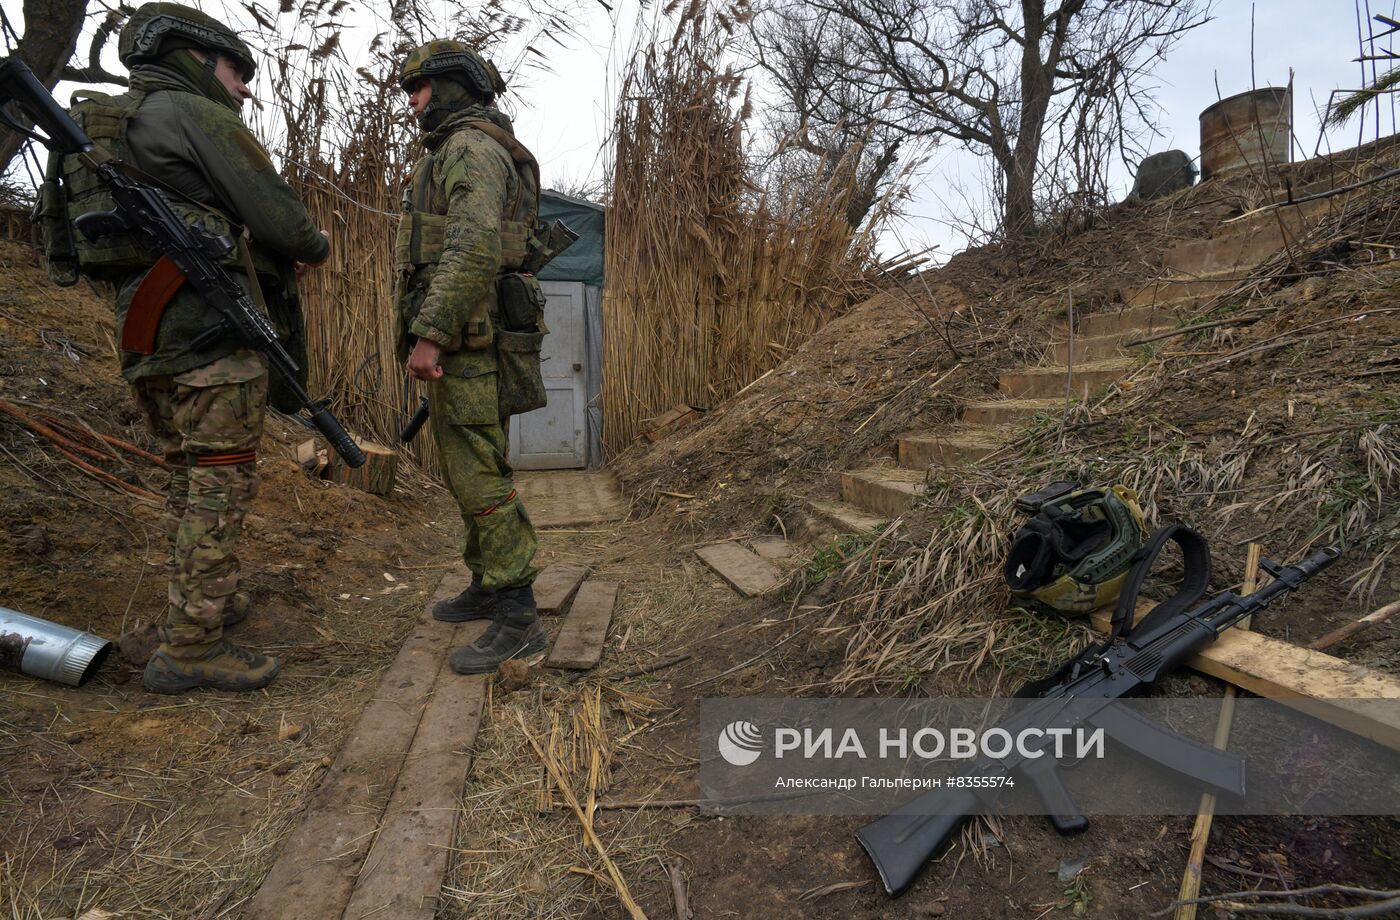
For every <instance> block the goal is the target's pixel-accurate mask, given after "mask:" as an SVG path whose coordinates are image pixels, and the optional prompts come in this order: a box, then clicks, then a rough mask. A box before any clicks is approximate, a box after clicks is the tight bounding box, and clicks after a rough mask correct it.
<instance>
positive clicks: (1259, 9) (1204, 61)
mask: <svg viewBox="0 0 1400 920" xmlns="http://www.w3.org/2000/svg"><path fill="white" fill-rule="evenodd" d="M99 2H106V0H94V6H93V8H94V9H97V3H99ZM186 2H190V3H192V4H193V5H196V6H200V7H201V8H203V9H205V10H207V11H208V12H210V13H212V14H214V15H219V16H222V17H224V18H226V19H230V20H233V21H239V20H241V19H246V18H247V14H246V12H244V11H243V9H242V7H241V5H240V4H239V3H238V2H237V0H186ZM438 2H439V3H440V4H441V8H442V10H443V12H444V14H445V13H446V12H447V11H448V10H449V9H450V8H451V7H450V6H449V3H450V2H451V0H438ZM580 2H582V3H583V5H582V7H581V9H582V12H581V13H580V15H579V17H578V35H576V36H574V37H573V38H571V39H569V47H567V48H560V47H558V46H557V45H556V44H554V43H552V42H549V41H547V40H539V39H538V38H536V40H535V44H536V46H537V47H538V48H540V49H541V50H543V51H544V52H546V53H547V54H548V57H549V64H550V70H549V71H547V72H542V71H539V70H528V71H525V70H520V69H519V66H518V65H519V64H520V62H521V61H522V60H524V59H525V56H524V52H523V50H522V49H521V48H520V47H519V43H516V46H514V47H511V46H507V47H505V48H501V49H499V51H498V52H497V53H498V55H499V56H500V60H499V63H500V64H501V65H503V66H502V70H503V71H507V72H508V79H510V82H511V84H512V93H510V94H508V96H507V97H506V99H505V101H504V104H505V107H506V108H507V110H508V111H510V112H511V113H512V114H513V116H514V117H515V119H516V129H517V133H518V134H519V136H520V137H521V139H522V140H523V141H524V142H525V144H526V145H527V146H529V147H530V148H531V149H532V150H534V152H535V154H536V155H537V156H538V158H539V160H540V162H541V164H542V167H543V172H544V179H545V183H546V185H555V186H560V185H562V186H565V187H578V186H580V185H583V184H585V183H587V182H589V181H590V180H597V179H599V178H600V177H601V176H602V174H603V171H604V164H605V160H606V157H605V152H604V150H603V145H604V144H605V143H606V140H607V135H608V131H609V128H610V126H611V123H612V108H611V106H612V100H613V99H614V97H615V96H616V92H617V81H618V75H619V74H620V73H621V71H622V69H623V66H624V64H625V62H626V57H627V53H628V51H629V50H630V49H631V46H632V37H633V35H634V34H635V33H636V32H637V28H636V21H637V17H638V16H639V15H643V16H647V17H654V16H656V15H658V11H659V8H660V7H661V6H662V4H661V3H659V2H653V3H650V4H649V9H648V10H646V11H641V12H639V10H640V5H639V2H638V0H621V2H613V3H612V4H611V5H612V6H613V10H614V11H613V12H608V11H607V10H606V9H605V8H604V7H603V5H602V4H601V3H598V2H593V3H589V2H587V0H580ZM1359 2H1361V9H1362V14H1363V15H1369V14H1370V13H1385V14H1387V15H1393V14H1394V13H1395V11H1396V9H1395V8H1396V0H1359ZM1367 2H1369V4H1370V6H1369V10H1368V9H1367V7H1366V3H1367ZM20 4H21V0H0V5H3V7H4V8H5V10H6V12H7V13H8V14H9V16H10V18H11V21H13V22H15V23H16V24H18V23H19V22H20V21H22V17H21V14H20ZM370 5H371V4H367V3H366V2H365V0H355V3H354V7H352V8H351V9H352V10H354V9H355V8H356V7H358V8H360V10H361V11H360V12H358V13H356V12H348V13H347V19H348V20H350V21H352V22H355V21H357V20H358V21H359V22H362V23H363V24H364V26H365V29H364V30H363V31H362V32H361V33H360V34H362V35H364V36H365V38H363V39H362V41H367V40H368V36H369V35H372V34H373V33H374V32H375V31H378V29H380V28H383V24H382V20H378V21H377V23H378V24H377V23H376V19H377V17H371V16H370V15H368V14H367V13H365V12H363V10H365V9H368V7H369V6H370ZM1213 16H1214V18H1213V20H1212V21H1211V22H1209V23H1207V24H1206V25H1204V26H1202V27H1200V28H1198V29H1196V30H1195V31H1193V32H1191V33H1189V34H1188V35H1187V36H1186V37H1185V38H1184V39H1183V40H1182V41H1181V42H1179V43H1178V44H1177V45H1176V47H1175V48H1174V50H1173V51H1172V52H1171V54H1170V56H1169V57H1168V58H1167V60H1166V62H1165V63H1163V64H1162V65H1161V66H1160V67H1159V69H1158V71H1157V73H1156V79H1157V83H1158V84H1159V88H1158V93H1157V96H1158V99H1159V101H1160V102H1161V104H1162V108H1163V117H1162V123H1161V129H1162V132H1163V134H1162V137H1160V138H1159V139H1157V140H1156V141H1155V142H1153V143H1152V145H1151V149H1152V150H1153V151H1160V150H1168V149H1171V148H1173V147H1176V148H1180V149H1182V150H1185V151H1186V152H1187V153H1188V154H1190V155H1191V156H1193V157H1194V156H1196V155H1197V154H1198V152H1199V146H1200V143H1199V126H1198V125H1199V123H1198V120H1197V119H1198V116H1199V114H1200V112H1201V110H1202V109H1204V108H1206V107H1207V106H1209V105H1210V104H1211V103H1213V102H1215V101H1216V99H1217V98H1218V96H1217V86H1218V92H1219V96H1231V95H1234V94H1235V93H1239V92H1242V91H1245V90H1248V89H1249V88H1250V86H1251V16H1253V19H1254V23H1253V30H1252V34H1253V56H1252V67H1253V83H1254V85H1257V86H1269V85H1276V86H1282V85H1285V84H1286V83H1287V82H1288V78H1289V68H1292V69H1293V71H1294V87H1295V101H1294V130H1295V133H1296V134H1297V135H1298V142H1299V145H1300V147H1301V148H1302V149H1303V150H1305V151H1306V152H1307V154H1308V155H1311V153H1312V151H1313V149H1314V146H1315V145H1316V143H1317V142H1318V122H1319V118H1318V113H1319V112H1320V111H1321V110H1322V109H1323V108H1324V107H1325V106H1326V104H1327V97H1328V94H1329V93H1331V91H1332V90H1333V89H1336V88H1337V87H1343V88H1355V87H1356V86H1358V85H1359V84H1360V80H1361V76H1360V70H1359V66H1360V65H1358V64H1356V63H1353V59H1354V58H1356V56H1357V0H1269V2H1261V3H1258V4H1255V3H1252V2H1250V0H1217V2H1216V3H1215V5H1214V13H1213ZM241 24H242V23H240V25H241ZM347 34H348V33H347ZM1387 44H1388V43H1387ZM1397 44H1400V42H1397ZM84 47H85V46H84ZM343 47H345V48H346V50H347V52H348V53H350V55H351V57H352V59H354V57H355V56H356V53H357V52H356V49H355V48H354V42H353V40H349V39H347V40H346V41H345V42H344V43H343ZM110 57H111V58H113V60H111V62H110V63H109V66H111V67H113V68H116V67H117V65H116V62H115V60H114V58H115V54H110ZM512 69H516V70H517V72H516V73H514V74H511V73H509V71H510V70H512ZM66 95H67V94H66V93H64V92H60V93H59V96H60V99H66ZM1383 115H1384V118H1383V124H1382V130H1383V132H1384V133H1389V132H1391V131H1394V130H1395V126H1394V123H1393V115H1392V109H1391V107H1390V105H1389V103H1387V104H1386V105H1385V106H1384V112H1383ZM1358 126H1359V120H1354V121H1353V122H1352V123H1351V124H1350V125H1348V126H1347V127H1346V128H1344V129H1339V130H1334V131H1333V132H1331V134H1330V136H1329V137H1328V138H1326V139H1325V142H1324V146H1328V145H1330V146H1331V147H1333V148H1334V149H1336V148H1345V147H1349V146H1352V145H1353V144H1355V143H1356V140H1357V131H1358ZM1365 133H1366V136H1367V137H1374V136H1375V126H1374V124H1370V123H1368V124H1367V125H1366V130H1365ZM1296 155H1297V151H1296V150H1295V156H1296ZM984 178H985V163H984V161H982V160H980V159H979V158H978V157H976V156H973V155H971V154H968V153H966V152H963V151H961V150H959V149H957V148H956V147H955V146H952V145H948V146H945V147H942V148H939V149H937V150H935V151H933V152H932V154H931V155H930V157H929V160H928V162H927V165H926V166H925V167H924V168H923V169H922V171H921V172H920V174H919V176H918V177H917V179H916V181H915V185H914V195H913V198H912V200H910V201H909V202H907V203H906V208H905V210H906V214H905V216H904V217H903V218H901V219H899V220H897V221H895V222H894V224H893V226H892V227H891V228H890V230H889V231H887V232H886V234H885V235H884V237H883V238H882V249H883V250H885V251H886V253H887V254H893V253H895V252H898V251H900V250H902V249H904V248H905V247H906V246H907V247H908V248H913V249H917V248H921V247H923V246H925V245H929V244H937V245H938V246H939V247H940V256H941V257H942V258H946V256H947V255H950V254H951V253H952V252H954V251H956V250H957V249H958V248H960V247H961V245H962V243H961V239H960V237H959V235H958V234H957V233H955V232H953V231H952V230H951V229H950V228H949V226H948V223H949V221H956V220H957V219H958V218H960V217H961V216H963V215H964V214H965V213H966V209H967V207H968V201H969V199H971V200H974V201H975V200H977V199H978V198H980V195H981V192H980V188H981V185H982V183H983V180H984ZM1113 179H1114V181H1115V184H1116V187H1117V189H1116V190H1117V192H1118V194H1119V197H1121V195H1123V194H1126V192H1127V190H1128V188H1129V187H1130V186H1131V185H1132V166H1131V164H1121V163H1120V164H1116V166H1115V169H1114V173H1113Z"/></svg>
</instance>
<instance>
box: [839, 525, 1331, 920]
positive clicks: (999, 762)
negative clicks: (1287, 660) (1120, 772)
mask: <svg viewBox="0 0 1400 920" xmlns="http://www.w3.org/2000/svg"><path fill="white" fill-rule="evenodd" d="M1167 540H1174V541H1175V542H1176V543H1177V545H1178V546H1180V547H1181V551H1182V556H1183V558H1184V561H1185V574H1184V576H1183V578H1182V583H1181V587H1180V589H1179V590H1178V592H1177V593H1176V595H1175V596H1174V597H1172V598H1171V599H1169V600H1167V601H1164V602H1163V603H1161V604H1158V605H1157V606H1156V607H1155V608H1154V609H1153V610H1152V612H1151V613H1149V614H1147V616H1145V617H1144V618H1143V619H1142V620H1141V621H1139V622H1138V624H1137V625H1136V626H1133V625H1132V623H1133V615H1134V613H1135V608H1136V605H1137V596H1138V592H1139V591H1140V590H1141V588H1142V583H1143V580H1144V579H1145V578H1146V576H1147V573H1148V571H1149V570H1150V569H1151V566H1152V562H1153V560H1154V559H1155V558H1156V556H1157V554H1158V553H1159V552H1160V551H1161V549H1162V547H1163V546H1164V545H1165V544H1166V542H1167ZM1339 555H1340V550H1339V549H1338V548H1337V547H1328V548H1326V549H1323V550H1319V551H1318V552H1315V553H1313V554H1312V555H1310V556H1308V557H1307V558H1306V559H1304V560H1303V561H1301V562H1299V563H1298V564H1297V565H1290V566H1280V565H1278V564H1276V563H1274V562H1271V561H1269V560H1263V561H1262V562H1261V563H1260V565H1261V567H1262V568H1263V569H1264V571H1265V572H1267V573H1268V574H1269V575H1271V576H1273V579H1274V580H1273V581H1271V582H1270V583H1269V584H1267V585H1265V586H1264V587H1263V588H1260V589H1259V590H1257V591H1255V592H1254V593H1253V594H1249V595H1247V596H1244V597H1241V596H1239V595H1237V594H1235V593H1233V592H1230V591H1226V592H1224V593H1222V594H1218V595H1216V596H1215V597H1213V598H1211V599H1210V600H1208V601H1206V602H1205V603H1202V604H1200V605H1199V606H1196V607H1194V608H1192V609H1187V608H1188V607H1191V605H1193V604H1196V602H1197V601H1198V600H1199V599H1200V597H1201V595H1202V594H1204V593H1205V589H1206V586H1207V584H1208V583H1209V581H1210V550H1209V548H1208V547H1207V546H1206V542H1205V540H1204V539H1203V538H1202V537H1201V536H1200V535H1199V534H1197V533H1196V532H1195V531H1193V530H1189V529H1187V528H1185V527H1181V526H1179V525H1172V526H1170V527H1166V528H1163V529H1162V530H1160V531H1158V532H1157V533H1156V534H1155V535H1154V536H1153V538H1152V539H1151V540H1150V541H1149V542H1148V544H1147V546H1146V547H1144V549H1143V550H1142V551H1141V552H1140V554H1139V561H1138V562H1137V563H1136V564H1135V566H1134V568H1133V570H1132V572H1131V573H1130V574H1129V576H1128V578H1127V580H1126V582H1125V583H1124V586H1123V592H1122V594H1121V595H1119V601H1118V607H1117V609H1116V610H1115V612H1114V617H1113V623H1114V628H1113V630H1112V632H1113V635H1112V636H1111V637H1110V638H1109V639H1108V640H1106V641H1104V642H1102V643H1100V644H1097V645H1094V646H1091V647H1089V648H1088V649H1085V650H1084V651H1083V652H1081V653H1080V654H1079V655H1076V656H1075V657H1073V658H1071V659H1070V660H1069V661H1067V662H1065V663H1064V664H1063V665H1061V667H1060V668H1059V669H1058V670H1057V671H1056V672H1055V673H1054V674H1052V675H1050V676H1049V677H1048V678H1046V679H1044V680H1041V681H1036V682H1034V683H1032V684H1028V685H1027V686H1026V687H1024V688H1022V691H1021V692H1020V693H1018V694H1017V696H1030V697H1038V699H1035V700H1034V701H1033V702H1028V704H1027V705H1026V706H1025V707H1024V708H1023V709H1021V710H1020V711H1018V712H1017V713H1016V714H1015V715H1013V716H1011V717H1009V718H1008V719H1006V720H1004V721H1003V722H1001V723H1000V724H999V726H998V727H1000V728H1003V729H1005V730H1006V731H1007V732H1009V733H1010V735H1011V736H1012V737H1019V736H1020V733H1021V732H1022V731H1024V730H1026V729H1035V728H1038V729H1042V730H1046V735H1047V736H1048V735H1049V733H1050V730H1053V729H1069V730H1073V729H1076V728H1079V727H1083V726H1088V727H1090V728H1097V729H1102V730H1103V733H1104V734H1105V735H1106V736H1108V737H1109V738H1112V739H1114V740H1115V741H1117V742H1118V743H1119V744H1122V745H1124V746H1125V747H1127V748H1128V749H1130V750H1132V751H1134V752H1136V753H1138V754H1140V755H1142V756H1144V757H1146V758H1147V759H1149V760H1152V761H1155V762H1157V763H1158V764H1160V765H1162V766H1164V767H1167V768H1169V769H1171V770H1173V771H1175V772H1177V773H1179V774H1181V775H1183V776H1186V777H1189V778H1192V779H1195V780H1197V781H1199V782H1201V783H1203V784H1205V785H1207V786H1210V787H1212V788H1213V789H1215V790H1216V791H1218V792H1221V793H1226V794H1231V795H1243V794H1244V763H1243V761H1241V760H1240V759H1239V758H1237V757H1235V756H1234V755H1232V754H1227V753H1225V752H1224V751H1221V750H1218V749H1216V748H1214V747H1211V746H1209V745H1204V744H1200V743H1198V742H1196V741H1192V740H1191V739H1189V738H1187V737H1185V736H1183V735H1179V734H1177V733H1176V732H1174V731H1172V730H1171V729H1168V728H1166V727H1164V726H1162V725H1159V724H1157V723H1156V722H1153V721H1152V720H1150V719H1144V718H1142V717H1141V716H1138V715H1137V714H1135V713H1133V712H1130V711H1129V710H1128V709H1127V708H1126V707H1124V706H1115V705H1113V704H1114V703H1115V701H1116V700H1118V699H1119V698H1121V697H1124V696H1128V695H1130V694H1133V693H1140V692H1142V691H1144V690H1146V689H1149V688H1151V687H1153V686H1154V685H1156V684H1157V683H1158V682H1159V681H1161V680H1162V679H1163V678H1165V677H1166V676H1167V675H1168V674H1170V673H1171V672H1172V671H1174V670H1176V669H1177V668H1178V667H1180V666H1181V665H1182V664H1183V663H1185V662H1186V661H1187V660H1189V659H1190V658H1191V657H1192V656H1193V655H1195V654H1196V653H1197V652H1198V651H1200V650H1201V649H1202V648H1204V647H1205V646H1207V645H1209V644H1210V643H1212V642H1214V641H1215V640H1216V639H1217V638H1218V637H1219V636H1220V634H1221V633H1222V632H1224V631H1225V630H1227V629H1229V628H1230V627H1231V626H1234V625H1235V624H1236V623H1238V622H1239V621H1240V620H1243V619H1244V618H1245V617H1248V616H1250V615H1252V614H1255V613H1257V612H1259V611H1260V610H1262V609H1263V608H1265V607H1267V606H1268V605H1269V603H1270V602H1271V601H1273V600H1274V599H1275V598H1277V597H1279V596H1280V595H1282V594H1285V593H1286V592H1289V591H1293V590H1295V589H1297V588H1298V587H1299V586H1300V585H1301V584H1302V583H1303V582H1304V581H1306V580H1307V579H1309V578H1311V577H1313V576H1314V575H1316V574H1317V573H1318V572H1321V571H1322V570H1323V569H1325V568H1327V567H1328V566H1329V565H1331V564H1332V563H1333V562H1335V561H1336V560H1337V557H1338V556H1339ZM1038 753H1039V754H1040V755H1041V756H1037V757H1031V756H1028V754H1026V753H1022V752H1020V751H1015V752H1013V753H1011V754H1009V755H1007V756H1005V757H1000V758H991V757H985V756H984V757H981V758H979V759H978V760H976V761H974V762H973V763H972V765H971V766H970V767H968V769H967V770H966V772H965V773H963V774H962V775H963V776H966V777H969V778H970V780H969V781H960V782H959V783H958V784H957V785H956V786H947V785H946V784H945V786H944V787H941V788H939V789H938V790H937V791H934V792H929V793H926V794H924V795H921V796H919V797H918V798H916V799H914V800H913V801H911V802H908V803H907V804H905V805H904V806H902V807H901V808H900V809H899V810H898V811H897V812H895V813H893V814H891V815H888V816H886V817H884V818H881V819H880V820H878V821H875V822H874V823H872V824H868V825H866V826H865V827H863V828H861V829H860V830H859V831H857V832H856V839H857V840H859V841H860V843H861V846H863V847H865V851H866V853H868V854H869V855H870V858H871V860H872V861H874V863H875V868H876V869H877V870H878V871H879V873H880V879H881V881H882V882H884V885H885V890H886V891H887V892H888V893H889V894H891V895H898V894H901V893H903V891H904V890H905V889H906V888H908V887H909V885H910V884H911V883H912V882H913V881H914V879H915V877H916V876H917V875H918V874H919V871H920V870H921V869H922V868H923V867H924V865H925V863H927V862H928V860H929V859H930V858H931V857H932V856H933V855H934V853H935V852H937V851H938V849H939V847H941V846H942V845H943V843H944V842H945V841H947V840H948V838H949V837H950V836H951V835H952V834H953V832H954V831H956V830H957V829H958V828H959V827H960V826H961V825H962V823H963V822H964V821H966V820H967V819H968V818H969V817H971V816H972V815H975V814H984V813H986V812H988V811H990V810H992V809H993V807H994V806H995V804H996V799H997V797H998V796H999V794H1000V792H1001V790H1002V787H1003V785H1004V781H1005V780H1006V779H1007V778H1009V777H1013V776H1014V777H1015V778H1017V779H1025V780H1027V781H1029V783H1030V784H1031V788H1032V789H1033V790H1034V792H1035V794H1036V796H1037V797H1038V798H1039V799H1040V800H1041V802H1042V804H1043V805H1044V806H1045V809H1046V812H1047V813H1048V814H1049V815H1050V819H1051V821H1052V822H1053V823H1054V825H1055V829H1056V830H1057V831H1059V832H1060V833H1061V834H1074V833H1079V832H1081V831H1083V830H1085V829H1086V828H1087V827H1088V826H1089V822H1088V820H1087V819H1086V818H1085V817H1084V816H1083V815H1082V814H1080V813H1079V810H1078V808H1077V807H1076V806H1075V804H1074V802H1073V801H1072V800H1071V798H1070V795H1069V791H1068V790H1067V789H1066V788H1065V787H1064V784H1063V783H1062V782H1061V780H1060V777H1059V775H1058V773H1057V770H1058V769H1059V768H1060V767H1064V766H1073V764H1072V763H1071V764H1062V763H1060V762H1058V761H1057V760H1056V759H1055V757H1054V756H1052V755H1051V753H1050V752H1048V751H1046V750H1044V748H1042V749H1040V750H1039V751H1038Z"/></svg>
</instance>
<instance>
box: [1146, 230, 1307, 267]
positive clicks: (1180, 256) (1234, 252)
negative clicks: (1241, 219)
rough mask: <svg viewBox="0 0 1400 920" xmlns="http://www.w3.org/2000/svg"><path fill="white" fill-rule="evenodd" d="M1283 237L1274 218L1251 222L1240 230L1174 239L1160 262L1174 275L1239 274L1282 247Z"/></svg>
mask: <svg viewBox="0 0 1400 920" xmlns="http://www.w3.org/2000/svg"><path fill="white" fill-rule="evenodd" d="M1283 238H1284V237H1283V230H1282V229H1281V228H1280V227H1279V225H1278V223H1277V222H1271V223H1266V224H1261V225H1254V224H1253V222H1251V226H1250V228H1249V229H1248V230H1246V231H1244V232H1239V233H1225V234H1223V235H1221V236H1219V237H1212V238H1210V239H1205V240H1191V241H1189V242H1185V243H1177V244H1176V245H1175V246H1173V247H1172V248H1171V249H1168V250H1167V251H1166V254H1164V255H1163V256H1162V265H1163V266H1165V267H1166V269H1167V271H1169V272H1173V273H1175V274H1178V275H1187V276H1195V275H1210V274H1221V273H1227V272H1228V273H1230V274H1235V275H1243V274H1244V273H1245V272H1247V271H1249V270H1250V269H1251V268H1253V267H1254V266H1256V265H1258V264H1259V263H1260V262H1263V261H1264V260H1265V259H1267V258H1268V257H1269V256H1271V255H1273V254H1274V253H1276V252H1278V251H1279V250H1280V249H1281V248H1283Z"/></svg>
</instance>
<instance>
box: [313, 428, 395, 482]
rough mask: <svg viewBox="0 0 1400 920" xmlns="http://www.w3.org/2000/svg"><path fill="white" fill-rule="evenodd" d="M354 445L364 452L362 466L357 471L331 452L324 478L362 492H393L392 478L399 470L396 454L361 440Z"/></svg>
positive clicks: (356, 440) (388, 449)
mask: <svg viewBox="0 0 1400 920" xmlns="http://www.w3.org/2000/svg"><path fill="white" fill-rule="evenodd" d="M355 443H356V444H358V445H360V450H362V451H364V452H365V464H364V466H361V467H359V468H358V469H355V468H352V467H350V466H347V465H346V463H345V461H344V460H343V459H341V456H340V455H339V454H337V453H336V452H335V451H331V455H330V465H329V466H327V467H326V478H327V479H329V480H331V481H332V482H343V483H344V484H345V485H347V486H354V487H355V488H357V489H359V490H361V491H362V492H372V493H374V494H375V495H388V494H389V493H390V492H392V491H393V490H394V476H395V474H396V473H397V472H398V468H399V455H398V453H397V452H395V451H394V450H393V449H392V448H388V447H385V446H383V445H382V444H376V443H374V442H373V441H366V440H364V439H362V438H356V439H355Z"/></svg>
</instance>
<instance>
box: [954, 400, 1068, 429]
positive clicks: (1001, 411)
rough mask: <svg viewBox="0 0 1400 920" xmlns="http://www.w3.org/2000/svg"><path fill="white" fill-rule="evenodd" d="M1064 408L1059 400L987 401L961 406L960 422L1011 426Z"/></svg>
mask: <svg viewBox="0 0 1400 920" xmlns="http://www.w3.org/2000/svg"><path fill="white" fill-rule="evenodd" d="M1064 407H1065V401H1064V397H1063V396H1062V397H1061V398H1059V399H989V400H982V401H979V402H974V403H967V404H966V405H964V406H963V410H962V420H963V423H964V424H967V425H983V426H988V427H991V426H996V425H1013V424H1015V423H1016V422H1019V421H1021V420H1022V419H1027V418H1030V417H1031V416H1033V415H1036V414H1037V413H1040V412H1060V411H1062V410H1063V409H1064Z"/></svg>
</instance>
